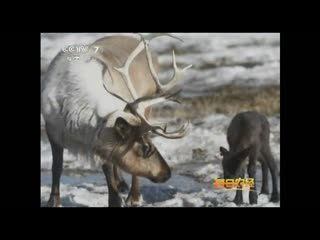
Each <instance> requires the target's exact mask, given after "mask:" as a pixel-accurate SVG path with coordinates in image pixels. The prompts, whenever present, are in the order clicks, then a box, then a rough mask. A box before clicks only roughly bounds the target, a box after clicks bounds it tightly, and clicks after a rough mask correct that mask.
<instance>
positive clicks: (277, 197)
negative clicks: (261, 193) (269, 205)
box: [270, 193, 280, 202]
mask: <svg viewBox="0 0 320 240" xmlns="http://www.w3.org/2000/svg"><path fill="white" fill-rule="evenodd" d="M279 201H280V195H279V193H272V195H271V198H270V202H279Z"/></svg>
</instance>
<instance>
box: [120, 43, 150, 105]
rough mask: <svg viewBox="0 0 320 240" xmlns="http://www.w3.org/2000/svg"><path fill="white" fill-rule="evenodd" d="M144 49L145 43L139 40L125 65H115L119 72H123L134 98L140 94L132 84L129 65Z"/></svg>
mask: <svg viewBox="0 0 320 240" xmlns="http://www.w3.org/2000/svg"><path fill="white" fill-rule="evenodd" d="M143 49H144V43H143V42H139V44H138V46H137V47H136V48H135V49H134V50H133V51H132V53H131V54H130V55H129V57H128V58H127V60H126V62H125V63H124V65H123V66H122V67H120V68H116V67H114V69H115V70H117V71H118V72H120V73H121V74H122V76H123V77H124V79H125V81H126V84H127V87H128V89H129V91H130V93H131V95H132V97H133V99H134V100H136V99H137V98H138V95H137V93H136V90H135V89H134V87H133V85H132V81H131V79H130V75H129V67H130V64H131V63H132V62H133V60H134V59H135V57H136V56H137V55H138V54H139V53H140V52H141V51H143Z"/></svg>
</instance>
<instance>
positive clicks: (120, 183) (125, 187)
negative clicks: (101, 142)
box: [113, 165, 129, 193]
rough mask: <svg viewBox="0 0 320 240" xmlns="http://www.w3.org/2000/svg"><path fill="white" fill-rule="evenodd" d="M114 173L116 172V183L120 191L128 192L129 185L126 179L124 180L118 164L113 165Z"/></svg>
mask: <svg viewBox="0 0 320 240" xmlns="http://www.w3.org/2000/svg"><path fill="white" fill-rule="evenodd" d="M113 173H114V178H115V181H116V185H117V188H118V190H119V192H121V193H124V192H126V191H127V190H128V189H129V187H128V185H127V183H126V181H125V180H124V178H123V176H122V173H121V171H120V169H119V168H118V167H117V166H116V165H113Z"/></svg>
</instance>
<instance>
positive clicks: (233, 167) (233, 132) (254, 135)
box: [220, 112, 280, 205]
mask: <svg viewBox="0 0 320 240" xmlns="http://www.w3.org/2000/svg"><path fill="white" fill-rule="evenodd" d="M269 138H270V126H269V122H268V120H267V119H266V117H265V116H263V115H261V114H259V113H257V112H243V113H239V114H237V115H236V116H235V117H234V118H233V119H232V121H231V123H230V125H229V128H228V131H227V140H228V144H229V147H230V151H228V150H227V149H225V148H224V147H220V152H221V155H222V156H223V160H222V166H223V171H224V178H225V179H236V178H239V177H240V178H244V175H245V159H246V158H247V157H249V164H248V169H247V170H248V175H249V178H254V179H255V177H256V164H257V161H259V162H260V163H261V167H262V177H263V183H262V188H261V194H269V187H268V169H270V172H271V176H272V186H273V189H272V195H271V199H270V201H272V202H277V201H279V200H280V195H279V192H278V184H277V180H278V169H277V165H276V162H275V160H274V158H273V156H272V153H271V150H270V144H269ZM250 190H251V191H250V192H249V201H250V204H257V201H258V194H257V192H256V182H255V184H254V187H253V188H252V189H250ZM234 202H235V203H236V204H237V205H240V204H242V203H243V198H242V191H241V189H240V190H237V191H236V196H235V199H234Z"/></svg>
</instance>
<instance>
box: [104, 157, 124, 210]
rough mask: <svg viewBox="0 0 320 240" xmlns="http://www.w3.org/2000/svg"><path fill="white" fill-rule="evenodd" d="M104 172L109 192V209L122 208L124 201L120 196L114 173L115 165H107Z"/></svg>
mask: <svg viewBox="0 0 320 240" xmlns="http://www.w3.org/2000/svg"><path fill="white" fill-rule="evenodd" d="M102 170H103V173H104V175H105V176H106V180H107V184H108V192H109V207H122V199H121V197H120V195H119V191H118V187H117V184H116V179H115V175H114V171H113V164H111V163H105V164H103V165H102Z"/></svg>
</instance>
